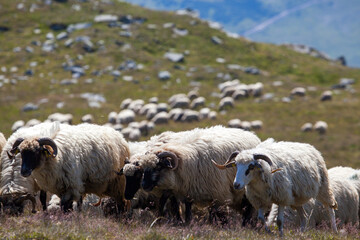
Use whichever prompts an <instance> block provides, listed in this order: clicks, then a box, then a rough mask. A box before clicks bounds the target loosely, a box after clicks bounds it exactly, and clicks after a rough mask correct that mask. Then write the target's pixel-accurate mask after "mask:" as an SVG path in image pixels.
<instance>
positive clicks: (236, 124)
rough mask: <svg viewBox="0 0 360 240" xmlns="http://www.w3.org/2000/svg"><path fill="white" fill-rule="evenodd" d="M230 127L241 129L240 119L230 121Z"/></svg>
mask: <svg viewBox="0 0 360 240" xmlns="http://www.w3.org/2000/svg"><path fill="white" fill-rule="evenodd" d="M228 127H231V128H241V120H240V119H238V118H234V119H231V120H229V122H228Z"/></svg>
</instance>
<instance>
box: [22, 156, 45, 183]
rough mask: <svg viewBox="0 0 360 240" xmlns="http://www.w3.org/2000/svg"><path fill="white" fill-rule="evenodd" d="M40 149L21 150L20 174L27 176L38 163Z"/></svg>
mask: <svg viewBox="0 0 360 240" xmlns="http://www.w3.org/2000/svg"><path fill="white" fill-rule="evenodd" d="M40 158H41V153H40V150H35V151H32V150H24V151H22V152H21V159H22V161H21V176H23V177H28V176H30V175H31V172H32V171H33V170H34V169H35V168H37V167H38V166H39V165H40Z"/></svg>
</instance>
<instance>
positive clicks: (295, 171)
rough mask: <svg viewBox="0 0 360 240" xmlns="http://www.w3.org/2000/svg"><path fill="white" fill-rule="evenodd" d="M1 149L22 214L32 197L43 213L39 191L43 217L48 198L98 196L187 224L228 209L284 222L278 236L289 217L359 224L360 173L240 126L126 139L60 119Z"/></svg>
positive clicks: (66, 206) (1, 196) (9, 204)
mask: <svg viewBox="0 0 360 240" xmlns="http://www.w3.org/2000/svg"><path fill="white" fill-rule="evenodd" d="M0 146H1V147H0V151H1V165H0V166H1V184H0V187H1V189H0V202H1V208H2V211H3V212H10V213H15V214H20V213H22V212H23V211H24V206H25V203H26V200H30V201H31V202H32V211H33V212H36V208H37V206H36V199H35V197H36V196H37V195H38V194H39V192H40V194H39V195H40V201H41V204H42V208H43V209H44V210H45V211H46V209H47V208H48V206H49V204H51V203H49V202H48V201H47V194H54V195H53V196H54V197H55V198H57V199H58V204H59V205H60V207H61V209H62V210H63V211H64V212H68V211H71V210H72V208H73V204H75V203H77V206H78V208H79V209H80V208H81V205H82V204H83V203H82V201H83V199H84V198H85V197H86V196H87V195H91V194H95V195H97V196H98V197H99V201H98V203H97V204H94V205H101V204H102V201H105V199H109V198H110V199H112V200H113V201H115V202H116V211H117V213H125V212H126V213H131V212H132V211H133V210H134V209H135V208H145V207H147V206H150V205H151V203H153V204H152V206H155V208H156V209H155V211H156V212H157V213H158V214H159V216H164V215H165V212H169V215H170V216H171V217H173V218H175V219H176V221H179V222H180V221H182V219H183V218H184V220H185V222H186V223H190V222H191V219H192V217H193V216H192V215H193V213H194V211H193V210H194V207H197V208H203V209H204V208H205V209H207V210H208V213H209V215H208V216H209V221H210V222H211V221H214V220H220V221H221V222H225V221H226V218H225V217H224V213H223V211H222V209H223V207H224V206H226V207H227V208H229V209H233V210H235V211H238V212H239V213H240V214H242V216H243V219H242V223H243V225H247V224H249V225H252V226H255V224H256V222H257V221H256V219H257V218H258V220H259V222H260V224H261V226H263V227H264V228H265V230H266V231H268V232H270V228H269V227H270V225H271V224H273V222H276V223H277V225H278V229H279V232H280V235H283V225H284V222H286V221H288V222H291V223H292V224H294V225H297V226H300V227H301V230H303V231H304V230H305V229H306V226H309V227H315V226H316V225H318V224H321V223H322V221H323V220H326V221H329V222H330V226H331V228H332V230H333V231H334V232H337V222H336V219H338V224H348V223H351V224H353V225H357V224H358V221H359V215H360V210H359V209H360V208H359V195H360V171H359V170H356V169H352V168H348V167H336V168H333V169H330V170H329V171H328V170H327V168H326V165H325V161H324V159H323V157H322V155H321V153H320V152H319V151H317V150H316V149H315V148H314V147H313V146H311V145H309V144H305V143H296V142H276V141H275V140H274V139H267V140H265V141H263V142H261V140H260V139H259V138H258V137H257V136H256V135H255V134H254V133H252V132H250V131H245V130H242V129H238V128H227V127H224V126H220V125H218V126H213V127H208V128H195V129H193V130H188V131H181V132H171V131H166V132H163V133H161V134H159V135H155V136H152V137H151V138H150V139H149V140H147V141H143V142H128V141H126V140H125V139H124V137H123V135H122V134H121V133H120V132H119V131H116V130H115V129H113V128H111V127H108V126H100V125H95V124H89V123H82V124H79V125H69V124H62V123H59V122H58V121H55V122H45V123H40V124H37V125H35V126H32V127H28V128H20V129H18V130H17V131H15V132H14V133H13V134H12V135H11V136H10V137H9V138H8V139H7V140H6V139H5V137H4V136H3V135H2V134H1V136H0ZM52 200H53V199H52ZM255 210H256V211H257V216H256V211H255ZM295 210H296V211H295ZM324 212H325V213H326V214H324ZM182 214H184V216H182ZM324 216H326V217H324Z"/></svg>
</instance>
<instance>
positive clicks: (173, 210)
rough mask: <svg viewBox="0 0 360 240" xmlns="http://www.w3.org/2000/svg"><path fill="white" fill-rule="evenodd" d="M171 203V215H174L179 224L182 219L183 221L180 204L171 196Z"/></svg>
mask: <svg viewBox="0 0 360 240" xmlns="http://www.w3.org/2000/svg"><path fill="white" fill-rule="evenodd" d="M170 203H171V213H172V214H173V215H175V217H176V220H177V221H178V222H181V221H182V219H181V216H180V210H179V202H178V200H177V199H176V197H174V196H171V197H170Z"/></svg>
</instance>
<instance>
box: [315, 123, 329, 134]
mask: <svg viewBox="0 0 360 240" xmlns="http://www.w3.org/2000/svg"><path fill="white" fill-rule="evenodd" d="M314 129H315V131H317V132H318V133H319V134H325V133H326V132H327V129H328V125H327V123H326V122H324V121H317V122H316V123H315V124H314Z"/></svg>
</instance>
